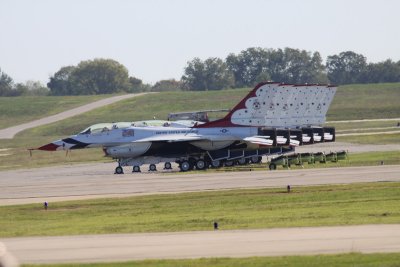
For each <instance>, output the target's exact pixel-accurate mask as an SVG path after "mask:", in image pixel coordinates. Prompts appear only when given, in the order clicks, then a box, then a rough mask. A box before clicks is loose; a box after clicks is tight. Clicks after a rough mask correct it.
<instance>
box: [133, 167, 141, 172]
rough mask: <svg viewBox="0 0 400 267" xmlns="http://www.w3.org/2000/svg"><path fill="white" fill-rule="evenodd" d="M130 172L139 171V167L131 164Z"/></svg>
mask: <svg viewBox="0 0 400 267" xmlns="http://www.w3.org/2000/svg"><path fill="white" fill-rule="evenodd" d="M132 172H141V170H140V167H139V166H133V170H132Z"/></svg>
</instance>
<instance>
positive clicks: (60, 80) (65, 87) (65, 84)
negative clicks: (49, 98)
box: [47, 66, 76, 95]
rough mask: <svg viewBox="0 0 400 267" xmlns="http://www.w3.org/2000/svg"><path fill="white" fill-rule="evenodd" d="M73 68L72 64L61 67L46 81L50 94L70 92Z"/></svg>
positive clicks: (69, 93) (68, 93)
mask: <svg viewBox="0 0 400 267" xmlns="http://www.w3.org/2000/svg"><path fill="white" fill-rule="evenodd" d="M75 69H76V67H74V66H66V67H62V68H61V69H60V70H59V71H57V72H56V73H55V74H54V76H53V77H50V82H48V83H47V87H48V88H49V89H50V92H51V94H52V95H71V94H72V88H73V85H72V82H71V76H72V73H73V72H74V71H75Z"/></svg>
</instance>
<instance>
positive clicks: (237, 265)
mask: <svg viewBox="0 0 400 267" xmlns="http://www.w3.org/2000/svg"><path fill="white" fill-rule="evenodd" d="M399 262H400V253H387V254H384V253H382V254H379V253H376V254H360V253H349V254H336V255H317V256H288V257H250V258H210V259H189V260H145V261H130V262H119V263H116V262H114V263H94V264H79V263H74V264H51V265H23V267H111V266H112V267H128V266H129V267H148V266H152V267H187V266H190V267H206V266H207V267H208V266H213V267H244V266H246V267H264V266H269V267H274V266H293V267H321V266H329V267H347V266H348V267H361V266H362V267H395V266H400V263H399Z"/></svg>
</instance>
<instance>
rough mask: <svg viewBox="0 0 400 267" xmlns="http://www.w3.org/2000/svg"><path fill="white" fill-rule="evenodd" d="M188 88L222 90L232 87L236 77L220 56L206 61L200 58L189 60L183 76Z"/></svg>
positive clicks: (184, 83) (183, 81)
mask: <svg viewBox="0 0 400 267" xmlns="http://www.w3.org/2000/svg"><path fill="white" fill-rule="evenodd" d="M181 80H182V83H183V85H184V88H185V89H187V90H197V91H199V90H200V91H201V90H206V91H207V90H220V89H223V88H229V87H232V86H233V84H234V77H233V74H232V72H230V71H229V70H228V68H227V65H226V64H225V63H224V61H223V60H222V59H220V58H208V59H206V60H205V61H204V62H203V61H201V60H200V59H199V58H194V59H193V60H192V61H189V62H188V64H187V66H186V67H185V74H184V75H183V76H182V79H181Z"/></svg>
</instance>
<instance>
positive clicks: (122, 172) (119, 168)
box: [115, 166, 124, 174]
mask: <svg viewBox="0 0 400 267" xmlns="http://www.w3.org/2000/svg"><path fill="white" fill-rule="evenodd" d="M115 174H124V169H122V167H121V166H118V167H117V168H115Z"/></svg>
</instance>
